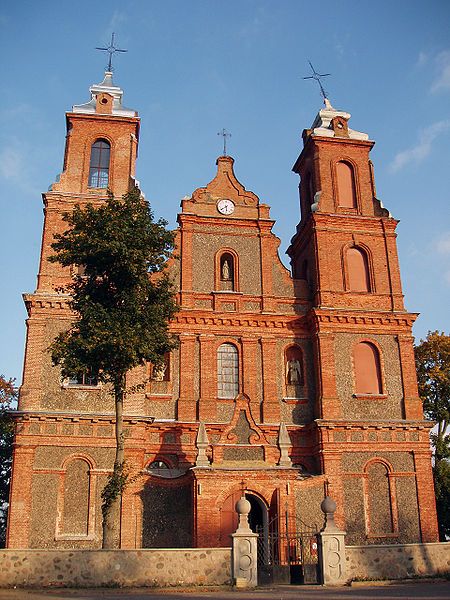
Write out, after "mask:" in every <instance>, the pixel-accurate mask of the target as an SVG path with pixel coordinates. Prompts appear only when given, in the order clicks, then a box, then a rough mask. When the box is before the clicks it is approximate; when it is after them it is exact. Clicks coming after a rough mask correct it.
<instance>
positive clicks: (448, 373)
mask: <svg viewBox="0 0 450 600" xmlns="http://www.w3.org/2000/svg"><path fill="white" fill-rule="evenodd" d="M415 354H416V368H417V380H418V384H419V394H420V397H421V399H422V402H423V409H424V413H425V416H426V418H427V419H430V420H432V421H435V422H436V431H433V432H432V434H431V443H432V446H433V450H434V466H433V475H434V487H435V492H436V508H437V513H438V522H439V536H440V539H441V540H442V541H444V540H446V539H447V538H448V537H450V463H449V459H450V435H449V434H448V426H449V424H450V336H448V335H445V334H444V333H440V332H439V331H430V332H428V335H427V337H426V339H425V340H421V341H420V344H419V345H418V346H416V348H415Z"/></svg>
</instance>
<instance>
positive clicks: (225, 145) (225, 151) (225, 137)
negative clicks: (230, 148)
mask: <svg viewBox="0 0 450 600" xmlns="http://www.w3.org/2000/svg"><path fill="white" fill-rule="evenodd" d="M217 135H221V136H222V137H223V156H226V155H227V137H231V133H228V131H227V130H226V129H225V128H223V129H222V131H218V132H217Z"/></svg>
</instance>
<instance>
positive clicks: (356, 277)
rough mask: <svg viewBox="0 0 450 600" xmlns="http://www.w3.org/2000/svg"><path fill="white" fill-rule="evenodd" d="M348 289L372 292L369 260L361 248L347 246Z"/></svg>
mask: <svg viewBox="0 0 450 600" xmlns="http://www.w3.org/2000/svg"><path fill="white" fill-rule="evenodd" d="M346 262H347V289H348V290H350V291H352V292H370V275H369V261H368V260H367V254H366V253H365V252H364V250H361V249H360V248H347V251H346Z"/></svg>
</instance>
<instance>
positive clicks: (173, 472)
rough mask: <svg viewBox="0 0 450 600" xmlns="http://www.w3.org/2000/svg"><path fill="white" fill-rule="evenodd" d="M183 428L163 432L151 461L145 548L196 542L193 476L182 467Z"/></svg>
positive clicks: (145, 493) (186, 545)
mask: <svg viewBox="0 0 450 600" xmlns="http://www.w3.org/2000/svg"><path fill="white" fill-rule="evenodd" d="M180 438H181V431H178V430H177V431H170V432H166V433H165V434H163V438H162V443H161V447H160V450H159V452H158V453H157V454H156V455H155V457H154V459H153V460H152V461H150V464H149V465H148V466H147V468H148V473H149V475H148V479H147V481H146V482H145V484H144V486H143V489H142V491H141V492H140V493H139V495H140V497H141V501H142V546H141V547H142V548H191V547H192V546H193V533H192V532H193V506H192V496H193V494H192V485H193V483H192V476H191V474H189V473H186V471H185V470H181V469H180V468H179V463H180V462H182V460H181V457H180V452H181V439H180Z"/></svg>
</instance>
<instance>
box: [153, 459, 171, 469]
mask: <svg viewBox="0 0 450 600" xmlns="http://www.w3.org/2000/svg"><path fill="white" fill-rule="evenodd" d="M168 468H169V465H167V464H166V463H165V462H164V461H163V460H154V461H153V462H151V463H150V464H149V465H148V469H149V470H150V471H155V470H159V469H168Z"/></svg>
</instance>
